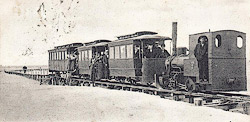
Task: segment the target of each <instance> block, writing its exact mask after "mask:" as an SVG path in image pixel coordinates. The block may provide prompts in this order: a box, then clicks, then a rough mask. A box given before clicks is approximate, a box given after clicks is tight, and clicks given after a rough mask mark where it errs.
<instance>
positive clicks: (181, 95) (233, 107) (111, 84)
mask: <svg viewBox="0 0 250 122" xmlns="http://www.w3.org/2000/svg"><path fill="white" fill-rule="evenodd" d="M38 70H39V69H38ZM40 70H41V69H40ZM5 73H8V74H16V75H20V76H24V77H26V78H29V79H34V80H37V81H40V82H44V83H46V81H48V80H49V79H50V76H49V75H48V74H46V73H41V72H40V73H36V74H34V73H33V74H32V73H29V74H27V73H23V72H22V70H15V71H5ZM73 80H74V81H77V84H71V85H75V86H92V87H102V88H107V89H116V90H125V91H133V92H141V93H146V94H150V95H157V96H160V97H161V98H164V99H169V100H175V101H183V102H188V103H190V104H194V105H195V106H206V107H213V108H217V109H222V110H225V111H230V112H237V113H242V114H247V115H250V96H249V95H244V94H236V93H226V92H205V91H204V92H199V93H195V92H187V91H176V90H167V89H158V88H156V87H149V86H144V85H135V84H134V85H132V84H127V83H120V82H116V81H113V80H105V81H90V80H86V79H80V78H73ZM53 84H54V83H53V82H52V85H53ZM54 85H55V84H54Z"/></svg>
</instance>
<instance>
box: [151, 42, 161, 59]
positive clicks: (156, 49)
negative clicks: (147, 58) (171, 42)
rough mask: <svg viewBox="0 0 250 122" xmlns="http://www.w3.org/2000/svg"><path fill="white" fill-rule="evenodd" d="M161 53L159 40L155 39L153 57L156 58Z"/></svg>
mask: <svg viewBox="0 0 250 122" xmlns="http://www.w3.org/2000/svg"><path fill="white" fill-rule="evenodd" d="M160 54H161V47H160V45H159V42H158V41H156V42H155V45H154V46H153V58H158V57H159V55H160Z"/></svg>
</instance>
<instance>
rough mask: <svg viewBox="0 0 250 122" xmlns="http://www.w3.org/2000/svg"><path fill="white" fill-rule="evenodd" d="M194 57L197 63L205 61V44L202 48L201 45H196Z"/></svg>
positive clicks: (206, 54) (206, 51) (206, 50)
mask: <svg viewBox="0 0 250 122" xmlns="http://www.w3.org/2000/svg"><path fill="white" fill-rule="evenodd" d="M194 56H195V57H196V59H197V61H200V60H204V59H207V56H208V45H207V43H205V44H204V45H203V46H202V45H201V43H198V44H197V45H196V47H195V49H194Z"/></svg>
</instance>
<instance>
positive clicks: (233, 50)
mask: <svg viewBox="0 0 250 122" xmlns="http://www.w3.org/2000/svg"><path fill="white" fill-rule="evenodd" d="M200 37H206V38H207V43H208V52H207V53H208V55H207V56H208V57H207V58H208V61H207V66H208V68H207V69H203V70H207V75H208V81H205V82H204V81H202V82H200V80H199V79H200V78H199V68H198V62H197V59H196V58H195V55H194V50H195V46H196V44H197V43H198V41H199V38H200ZM189 49H190V55H189V59H186V60H185V61H184V76H186V77H188V79H187V82H188V83H190V82H193V83H196V84H198V86H199V89H201V90H212V91H242V90H246V86H247V85H246V52H245V50H246V34H245V33H243V32H239V31H234V30H222V31H215V32H205V33H198V34H193V35H190V36H189ZM191 84H192V83H191ZM196 86H197V85H196Z"/></svg>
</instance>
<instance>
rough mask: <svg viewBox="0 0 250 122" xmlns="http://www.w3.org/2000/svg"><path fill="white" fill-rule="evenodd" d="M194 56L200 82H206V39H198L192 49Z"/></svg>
mask: <svg viewBox="0 0 250 122" xmlns="http://www.w3.org/2000/svg"><path fill="white" fill-rule="evenodd" d="M194 56H195V58H196V59H197V61H198V68H199V79H200V81H207V80H208V44H207V38H206V37H204V36H203V37H200V38H199V42H198V44H197V45H196V47H195V49H194Z"/></svg>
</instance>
